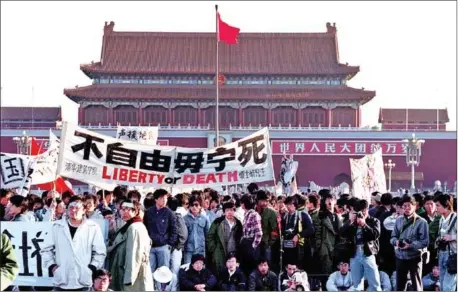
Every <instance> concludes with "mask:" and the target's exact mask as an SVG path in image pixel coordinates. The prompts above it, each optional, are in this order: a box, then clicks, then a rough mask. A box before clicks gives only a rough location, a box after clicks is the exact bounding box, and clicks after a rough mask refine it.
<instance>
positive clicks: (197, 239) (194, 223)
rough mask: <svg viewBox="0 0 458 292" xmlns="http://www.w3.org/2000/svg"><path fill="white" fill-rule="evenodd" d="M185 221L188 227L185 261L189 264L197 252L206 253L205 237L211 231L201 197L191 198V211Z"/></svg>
mask: <svg viewBox="0 0 458 292" xmlns="http://www.w3.org/2000/svg"><path fill="white" fill-rule="evenodd" d="M183 219H184V223H185V224H186V227H187V229H188V240H187V241H186V244H185V246H184V256H183V258H184V261H183V262H184V263H185V264H189V263H190V262H191V257H192V256H193V255H195V254H205V239H206V238H207V234H208V232H209V231H210V222H209V219H208V217H207V216H205V215H204V214H202V204H201V200H199V197H197V196H192V197H191V198H190V199H189V212H188V214H187V215H186V216H184V218H183Z"/></svg>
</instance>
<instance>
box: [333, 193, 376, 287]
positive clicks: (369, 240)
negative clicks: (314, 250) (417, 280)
mask: <svg viewBox="0 0 458 292" xmlns="http://www.w3.org/2000/svg"><path fill="white" fill-rule="evenodd" d="M354 209H355V211H354V212H352V213H351V214H350V221H349V222H348V223H346V224H345V225H344V226H343V227H342V229H341V231H340V232H341V236H342V237H345V238H346V239H347V240H348V242H349V248H350V251H351V259H350V270H351V277H352V281H353V289H355V290H357V289H358V287H360V284H361V282H362V280H363V278H365V279H366V280H367V281H368V284H369V290H370V291H381V286H380V274H379V272H378V267H377V263H376V261H375V256H376V255H377V253H378V238H379V236H380V221H378V220H377V219H376V218H373V217H371V216H369V205H368V202H367V201H366V200H359V201H358V203H357V204H356V206H355V208H354Z"/></svg>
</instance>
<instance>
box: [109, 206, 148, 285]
mask: <svg viewBox="0 0 458 292" xmlns="http://www.w3.org/2000/svg"><path fill="white" fill-rule="evenodd" d="M139 212H140V204H139V203H138V202H137V201H133V200H129V199H127V200H125V201H124V202H123V203H122V204H121V209H120V214H121V217H122V219H123V220H124V221H125V222H126V224H125V225H124V226H123V227H121V228H120V229H119V230H118V231H117V232H116V234H115V238H114V240H113V242H110V243H109V247H108V251H109V253H110V254H109V261H110V265H109V266H110V269H111V274H112V276H113V277H112V281H111V285H110V288H112V289H113V290H116V291H152V290H154V284H153V280H152V274H151V267H150V263H149V255H150V249H151V239H150V238H149V235H148V231H147V230H146V227H145V225H144V224H143V222H142V219H141V218H140V216H139Z"/></svg>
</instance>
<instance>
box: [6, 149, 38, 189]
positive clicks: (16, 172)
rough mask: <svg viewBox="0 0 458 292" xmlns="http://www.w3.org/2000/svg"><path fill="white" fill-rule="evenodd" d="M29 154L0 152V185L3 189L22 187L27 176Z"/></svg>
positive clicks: (29, 162)
mask: <svg viewBox="0 0 458 292" xmlns="http://www.w3.org/2000/svg"><path fill="white" fill-rule="evenodd" d="M31 165H32V163H31V156H26V155H19V154H10V153H0V177H1V180H0V187H1V188H5V189H15V188H22V187H23V186H24V182H25V181H26V179H27V177H28V176H29V167H30V166H31Z"/></svg>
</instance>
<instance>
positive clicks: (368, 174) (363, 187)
mask: <svg viewBox="0 0 458 292" xmlns="http://www.w3.org/2000/svg"><path fill="white" fill-rule="evenodd" d="M350 167H351V180H352V182H353V195H354V196H355V197H357V198H360V199H365V200H367V201H368V202H370V201H371V194H372V193H373V192H375V191H378V192H381V193H385V192H386V178H385V170H384V169H383V158H382V149H378V150H376V151H375V152H374V154H369V155H366V156H364V157H363V158H361V159H352V158H350Z"/></svg>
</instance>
